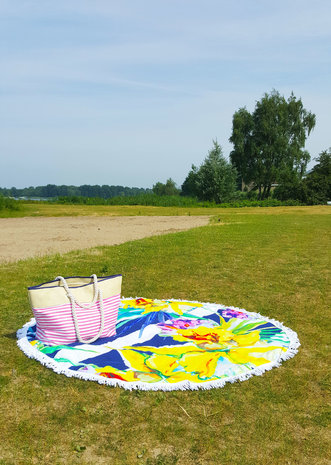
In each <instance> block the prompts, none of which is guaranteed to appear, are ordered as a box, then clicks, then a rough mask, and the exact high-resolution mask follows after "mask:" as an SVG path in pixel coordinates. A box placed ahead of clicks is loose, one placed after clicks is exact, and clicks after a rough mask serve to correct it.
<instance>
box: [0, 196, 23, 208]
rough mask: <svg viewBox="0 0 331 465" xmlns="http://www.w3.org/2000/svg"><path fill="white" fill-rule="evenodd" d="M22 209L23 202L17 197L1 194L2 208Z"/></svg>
mask: <svg viewBox="0 0 331 465" xmlns="http://www.w3.org/2000/svg"><path fill="white" fill-rule="evenodd" d="M20 209H21V204H20V202H19V201H17V200H15V199H11V198H10V197H4V196H2V195H0V210H13V211H18V210H20Z"/></svg>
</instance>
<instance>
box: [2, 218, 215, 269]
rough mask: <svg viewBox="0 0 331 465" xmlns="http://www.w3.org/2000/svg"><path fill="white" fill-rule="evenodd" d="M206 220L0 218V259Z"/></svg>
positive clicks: (124, 238)
mask: <svg viewBox="0 0 331 465" xmlns="http://www.w3.org/2000/svg"><path fill="white" fill-rule="evenodd" d="M208 222H209V216H130V217H128V216H119V217H105V216H99V217H95V216H94V217H91V216H81V217H77V216H76V217H54V218H49V217H26V218H0V262H13V261H16V260H19V259H24V258H29V257H34V256H42V255H48V254H52V253H58V252H60V253H65V252H69V251H70V250H77V249H84V248H88V247H94V246H97V245H115V244H121V243H123V242H127V241H132V240H134V239H142V238H143V237H148V236H155V235H159V234H165V233H170V232H177V231H184V230H187V229H191V228H195V227H198V226H205V225H206V224H208Z"/></svg>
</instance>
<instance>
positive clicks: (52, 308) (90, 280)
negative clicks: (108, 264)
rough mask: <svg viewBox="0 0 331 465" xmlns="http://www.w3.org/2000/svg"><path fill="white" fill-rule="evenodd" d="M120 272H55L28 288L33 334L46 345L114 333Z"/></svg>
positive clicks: (88, 342)
mask: <svg viewBox="0 0 331 465" xmlns="http://www.w3.org/2000/svg"><path fill="white" fill-rule="evenodd" d="M121 285H122V275H114V276H106V277H102V278H99V279H98V278H97V277H96V275H92V276H90V277H82V276H74V277H69V278H63V277H62V276H58V277H57V278H55V280H54V281H50V282H47V283H43V284H39V285H38V286H32V287H29V288H28V291H29V298H30V303H31V307H32V310H33V313H34V316H35V319H36V323H37V331H36V338H37V339H38V340H40V341H42V342H44V343H45V344H48V345H59V344H70V343H73V342H76V341H77V340H78V341H79V342H82V343H85V344H90V343H92V342H94V341H96V340H97V339H99V338H102V337H110V336H114V335H115V334H116V329H115V326H116V321H117V314H118V309H119V306H120V301H121Z"/></svg>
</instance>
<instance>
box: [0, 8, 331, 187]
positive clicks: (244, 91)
mask: <svg viewBox="0 0 331 465" xmlns="http://www.w3.org/2000/svg"><path fill="white" fill-rule="evenodd" d="M330 17H331V2H330V1H329V0H315V1H314V2H312V1H306V0H287V1H284V0H279V1H277V2H274V1H269V0H245V1H244V0H237V1H236V2H232V1H230V0H229V1H223V0H218V1H217V0H204V1H202V0H167V1H155V0H154V1H150V0H140V1H139V2H138V1H133V0H127V1H124V2H118V1H116V2H115V1H113V0H108V1H103V0H93V1H92V0H90V1H85V0H70V1H63V0H57V1H56V2H54V0H53V1H48V0H43V1H42V2H41V1H25V0H20V1H18V0H8V1H6V0H2V1H1V3H0V41H1V42H0V44H1V45H0V47H1V48H0V69H1V73H0V98H1V104H0V161H1V167H0V187H11V186H16V187H25V186H36V185H44V184H48V183H50V184H72V185H80V184H115V185H117V184H119V185H125V186H137V187H152V185H153V184H155V183H156V182H157V181H161V182H165V181H166V179H168V178H169V177H172V178H173V179H174V180H175V182H176V183H177V184H178V185H181V184H182V182H183V181H184V179H185V177H186V175H187V173H188V171H189V170H190V167H191V164H192V163H194V164H196V165H199V164H200V163H201V162H202V161H203V159H204V158H205V156H206V155H207V153H208V150H209V149H210V148H211V146H212V140H213V139H217V140H218V142H219V143H220V144H221V146H222V147H223V152H224V155H225V156H226V157H228V155H229V153H230V151H231V149H232V145H231V144H230V143H229V141H228V139H229V137H230V135H231V126H232V116H233V113H234V112H235V111H236V110H238V109H239V108H240V107H243V106H246V107H247V109H248V110H249V111H252V110H253V109H254V106H255V102H256V101H257V100H259V99H260V98H261V97H262V95H263V93H265V92H270V91H271V90H272V89H276V90H278V91H279V92H280V93H281V94H283V95H285V96H286V97H288V96H289V95H290V93H291V91H293V92H294V94H295V96H296V97H298V98H299V97H301V98H302V101H303V104H304V106H305V108H306V109H308V110H310V111H312V112H313V113H315V114H316V116H317V124H316V128H315V130H314V131H313V133H312V134H311V136H310V137H309V138H308V140H307V144H306V148H307V150H308V151H309V152H310V154H311V155H312V157H315V156H317V155H318V154H319V152H321V151H322V150H324V149H327V148H328V147H329V146H331V138H330V123H331V117H330V114H331V111H330V109H331V95H330V75H331V66H330V61H331V50H330V48H331V47H330V45H331V40H330V39H331V37H330V36H331V28H330ZM313 164H314V162H313V163H311V165H313Z"/></svg>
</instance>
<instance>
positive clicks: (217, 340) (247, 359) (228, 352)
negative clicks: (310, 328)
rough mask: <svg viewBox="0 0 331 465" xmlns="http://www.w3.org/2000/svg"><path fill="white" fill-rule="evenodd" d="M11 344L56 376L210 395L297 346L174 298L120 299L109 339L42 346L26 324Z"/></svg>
mask: <svg viewBox="0 0 331 465" xmlns="http://www.w3.org/2000/svg"><path fill="white" fill-rule="evenodd" d="M17 335H18V346H19V347H20V348H21V349H22V350H23V352H24V353H25V354H26V355H27V356H28V357H31V358H34V359H36V360H39V361H40V362H41V363H42V364H43V365H45V366H47V367H49V368H51V369H53V370H54V371H55V372H56V373H61V374H64V375H66V376H69V377H71V376H75V377H78V378H81V379H84V380H92V381H97V382H99V383H101V384H108V385H112V386H120V387H123V388H125V389H143V390H159V389H161V390H174V389H199V388H202V389H210V388H214V387H222V386H224V384H225V383H226V382H234V381H243V380H246V379H248V378H249V377H251V376H253V375H261V374H262V373H264V372H265V371H266V370H270V369H271V368H273V367H276V366H279V365H280V363H281V362H282V361H283V360H286V359H288V358H291V357H293V356H294V355H295V354H296V352H297V350H298V347H299V345H300V343H299V340H298V337H297V334H296V333H295V332H294V331H292V330H291V329H289V328H286V327H285V326H284V325H283V324H282V323H280V322H278V321H276V320H272V319H269V318H266V317H263V316H261V315H260V314H258V313H252V312H247V311H245V310H242V309H238V308H234V307H225V306H223V305H219V304H211V303H202V302H190V301H181V300H157V299H144V298H136V299H132V298H129V299H125V298H123V299H122V300H121V305H120V309H119V313H118V320H117V326H116V335H115V336H112V337H109V338H103V339H99V340H97V341H95V342H94V343H92V344H81V343H79V342H77V343H73V344H69V345H58V346H48V345H45V344H43V343H42V342H41V341H38V340H37V339H36V336H35V335H36V324H35V320H34V319H32V320H31V321H30V322H28V323H27V324H25V325H24V326H23V328H22V329H20V330H19V331H18V333H17Z"/></svg>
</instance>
